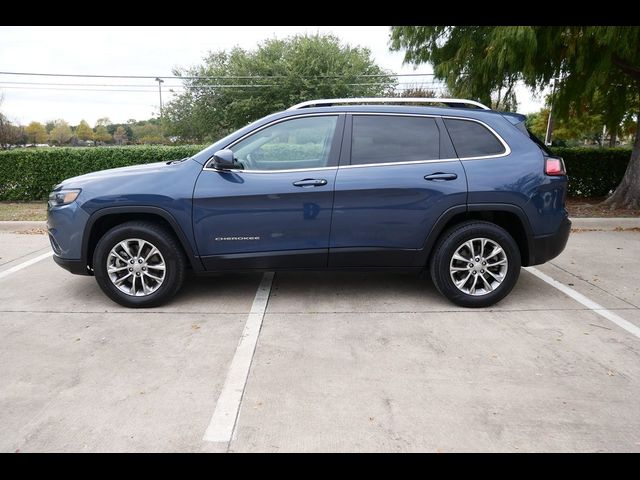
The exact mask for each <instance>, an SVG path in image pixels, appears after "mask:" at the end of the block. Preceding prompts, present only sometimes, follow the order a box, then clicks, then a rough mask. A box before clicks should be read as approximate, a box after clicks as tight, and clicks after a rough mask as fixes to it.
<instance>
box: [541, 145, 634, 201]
mask: <svg viewBox="0 0 640 480" xmlns="http://www.w3.org/2000/svg"><path fill="white" fill-rule="evenodd" d="M552 151H553V153H554V154H555V155H558V156H560V157H562V158H563V159H564V163H565V166H566V167H567V174H568V175H569V196H575V197H604V196H606V195H608V194H609V193H610V192H611V191H613V190H614V189H615V188H616V187H617V186H618V184H619V183H620V180H622V177H623V176H624V172H625V170H626V168H627V165H628V164H629V157H630V155H631V149H630V148H588V147H583V148H560V147H554V148H552Z"/></svg>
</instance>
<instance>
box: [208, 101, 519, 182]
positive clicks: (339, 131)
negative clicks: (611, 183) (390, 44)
mask: <svg viewBox="0 0 640 480" xmlns="http://www.w3.org/2000/svg"><path fill="white" fill-rule="evenodd" d="M347 115H350V116H355V115H383V116H387V117H426V118H434V119H436V120H438V119H439V118H440V119H445V118H449V119H452V120H467V121H470V122H476V123H479V124H480V125H482V126H483V127H485V128H486V129H488V130H489V132H491V133H492V134H493V135H494V136H495V137H496V138H497V139H498V140H499V141H500V143H501V144H502V146H504V148H505V151H504V152H503V153H500V154H497V155H484V156H477V157H448V158H440V159H432V160H411V161H406V162H385V163H365V164H360V165H351V145H345V144H344V143H343V142H344V141H345V140H348V143H350V142H351V141H352V138H353V137H352V131H351V130H352V128H353V123H352V122H349V127H350V128H349V130H350V131H349V132H348V133H347V131H346V130H347V128H346V124H347V121H346V120H345V118H346V116H347ZM320 116H325V117H326V116H338V125H337V126H336V132H335V134H334V137H335V138H334V139H333V142H332V146H331V150H333V148H334V143H335V142H337V141H339V142H340V143H341V144H342V150H345V148H346V149H348V152H343V154H340V151H338V152H337V156H338V157H340V161H339V164H337V165H332V166H327V167H311V168H291V169H283V170H240V169H229V170H224V171H225V172H233V173H260V174H274V173H290V172H308V171H312V170H313V171H317V170H335V169H343V168H364V167H376V166H377V167H387V166H392V165H414V164H423V163H437V162H455V161H458V160H488V159H493V158H501V157H506V156H508V155H511V147H510V146H509V144H508V143H507V142H506V141H505V140H504V139H503V138H502V136H501V135H500V134H498V132H496V131H495V130H494V129H493V128H492V127H490V126H489V125H487V124H486V123H485V122H483V121H481V120H476V119H475V118H469V117H458V116H452V115H434V114H422V113H391V112H335V113H326V112H324V113H306V114H301V115H292V116H288V117H284V118H278V119H276V120H274V121H272V122H269V123H267V124H265V125H262V126H261V127H259V128H256V129H255V130H252V131H250V132H248V133H246V134H245V135H243V136H242V137H240V138H238V139H236V140H234V141H233V142H231V143H229V144H228V145H227V146H226V147H224V148H231V147H233V146H234V145H235V144H236V143H239V142H240V141H242V140H244V139H245V138H247V137H249V136H251V135H253V134H255V133H257V132H259V131H260V130H263V129H265V128H267V127H270V126H272V125H275V124H277V123H281V122H286V121H288V120H294V119H297V118H304V117H320ZM341 119H342V125H341V126H340V120H341ZM341 127H342V128H341ZM445 128H446V126H445ZM440 135H441V136H442V131H440ZM447 136H449V132H448V131H447ZM452 143H453V141H452ZM454 148H455V145H454ZM331 153H333V152H331ZM344 153H346V157H347V160H348V162H349V163H347V164H342V160H343V158H344V156H345V155H344ZM212 159H213V157H211V158H209V159H208V160H207V161H206V162H205V166H204V167H203V170H209V171H215V172H220V171H221V170H218V169H217V168H213V167H210V166H209V165H210V164H211V162H212Z"/></svg>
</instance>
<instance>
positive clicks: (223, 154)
mask: <svg viewBox="0 0 640 480" xmlns="http://www.w3.org/2000/svg"><path fill="white" fill-rule="evenodd" d="M234 167H235V168H237V167H236V165H235V161H234V158H233V152H232V151H231V150H230V149H228V148H225V149H223V150H218V151H217V152H216V153H214V154H213V168H217V169H218V170H230V169H232V168H234Z"/></svg>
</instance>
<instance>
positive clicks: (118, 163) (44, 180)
mask: <svg viewBox="0 0 640 480" xmlns="http://www.w3.org/2000/svg"><path fill="white" fill-rule="evenodd" d="M203 148H204V147H203V146H201V145H185V146H177V147H176V146H171V147H169V146H128V147H88V148H33V149H30V148H17V149H14V150H9V151H5V152H0V200H44V199H46V198H47V196H48V195H49V192H51V189H52V188H53V186H54V185H56V184H57V183H60V182H61V181H62V180H64V179H65V178H70V177H75V176H77V175H83V174H85V173H89V172H95V171H97V170H104V169H107V168H115V167H126V166H128V165H139V164H142V163H152V162H161V161H169V160H178V159H180V158H184V157H190V156H191V155H194V154H195V153H197V152H199V151H200V150H202V149H203Z"/></svg>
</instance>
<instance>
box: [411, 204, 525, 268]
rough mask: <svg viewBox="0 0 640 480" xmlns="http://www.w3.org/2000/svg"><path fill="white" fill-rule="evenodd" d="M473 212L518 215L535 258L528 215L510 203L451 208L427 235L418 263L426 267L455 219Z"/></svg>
mask: <svg viewBox="0 0 640 480" xmlns="http://www.w3.org/2000/svg"><path fill="white" fill-rule="evenodd" d="M472 212H509V213H513V214H514V215H516V216H517V217H518V219H519V220H520V223H521V224H522V227H523V228H524V231H525V235H526V236H527V240H528V241H527V250H528V251H529V258H534V257H533V254H534V248H533V241H532V239H533V232H532V229H531V224H530V223H529V218H528V217H527V214H526V213H525V212H524V210H522V208H520V207H519V206H517V205H513V204H510V203H470V204H467V205H458V206H455V207H451V208H449V209H448V210H445V211H444V213H442V215H440V217H439V218H438V220H437V221H436V223H434V225H433V227H432V228H431V231H430V232H429V234H428V235H427V238H426V239H425V242H424V245H423V247H422V249H421V254H420V255H419V256H418V261H419V262H422V265H426V262H427V260H428V259H429V257H430V255H431V250H432V249H433V246H434V245H435V243H436V241H437V240H438V238H439V237H440V234H441V233H442V232H443V231H444V229H445V227H446V226H447V224H448V223H449V221H450V220H451V219H452V218H453V217H455V216H456V215H460V214H463V213H472Z"/></svg>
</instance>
